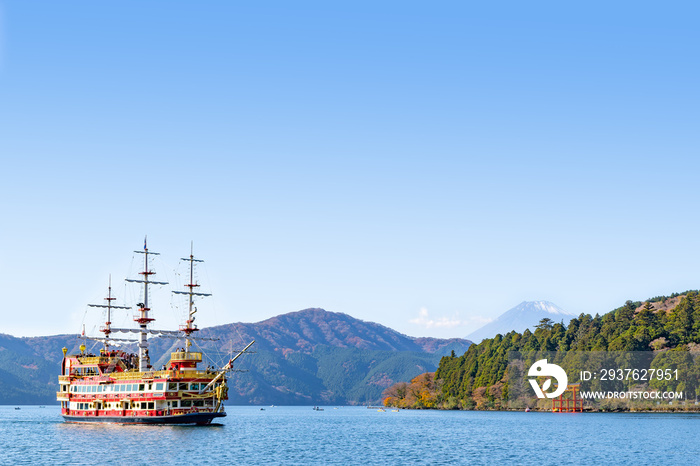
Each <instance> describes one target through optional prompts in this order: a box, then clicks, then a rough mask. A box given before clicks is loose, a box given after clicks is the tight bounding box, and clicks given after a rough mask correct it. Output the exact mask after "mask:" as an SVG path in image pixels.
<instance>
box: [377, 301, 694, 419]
mask: <svg viewBox="0 0 700 466" xmlns="http://www.w3.org/2000/svg"><path fill="white" fill-rule="evenodd" d="M698 343H700V298H699V297H698V292H697V291H687V292H685V293H678V294H673V295H671V296H670V297H656V298H653V299H650V300H648V301H646V302H639V301H637V302H633V301H627V302H626V303H625V304H624V306H622V307H620V308H618V309H615V310H613V311H611V312H608V313H606V314H604V315H602V316H600V315H597V314H596V315H595V316H591V315H588V314H581V315H579V316H578V317H576V318H574V319H571V321H570V322H568V323H555V322H553V321H552V320H549V319H543V320H542V321H541V322H540V324H539V325H538V326H537V328H536V329H535V331H534V332H530V331H529V330H526V331H525V332H523V333H518V332H510V333H507V334H505V335H500V334H499V335H496V336H495V337H494V338H490V339H486V340H483V341H482V342H481V343H479V344H474V345H472V346H470V347H469V349H468V350H467V351H466V353H464V354H463V355H462V356H458V355H452V356H447V357H443V358H442V359H441V360H440V364H439V366H438V369H437V371H436V372H435V374H434V377H433V376H430V377H427V378H426V377H422V378H421V379H420V380H418V379H416V383H420V384H423V386H422V387H421V386H416V387H413V390H405V388H406V387H391V388H390V389H389V390H387V392H386V393H385V396H386V397H388V398H389V400H388V404H393V405H400V406H406V407H418V408H420V407H442V408H447V409H455V408H463V409H472V408H477V409H478V408H484V409H488V408H498V407H499V405H500V403H501V401H502V400H504V399H505V398H507V386H506V385H507V380H506V378H505V375H506V369H507V367H508V354H509V352H512V351H520V352H526V351H570V350H572V351H661V350H665V349H678V350H688V349H691V350H695V349H697V348H696V346H695V345H696V344H698ZM426 381H427V382H426ZM397 389H398V391H397ZM504 389H505V390H504ZM411 392H412V393H422V394H423V395H422V399H421V397H416V396H413V397H412V398H411V397H410V396H409V397H408V399H407V398H406V394H407V393H409V394H410V393H411Z"/></svg>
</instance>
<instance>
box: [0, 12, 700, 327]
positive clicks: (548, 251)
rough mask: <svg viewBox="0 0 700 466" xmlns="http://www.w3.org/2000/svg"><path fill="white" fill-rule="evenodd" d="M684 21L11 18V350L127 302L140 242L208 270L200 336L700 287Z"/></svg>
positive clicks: (440, 16)
mask: <svg viewBox="0 0 700 466" xmlns="http://www.w3.org/2000/svg"><path fill="white" fill-rule="evenodd" d="M699 9H700V8H698V7H697V6H696V4H694V3H692V2H671V3H665V4H664V5H663V6H662V5H660V4H657V3H651V2H615V4H614V5H611V4H610V2H585V3H583V2H582V3H580V4H562V3H561V2H535V3H532V2H530V3H523V2H497V3H489V4H486V3H483V2H479V3H478V4H477V3H476V2H472V3H470V2H438V3H434V2H433V3H430V4H429V3H427V2H410V1H409V2H406V1H402V2H390V1H386V2H364V1H359V2H310V1H299V2H282V1H278V2H247V3H244V2H229V1H226V2H224V1H212V2H207V3H206V5H201V4H194V3H190V2H164V1H152V2H147V3H144V2H78V1H73V2H49V1H46V2H32V3H31V4H29V3H28V2H22V1H19V0H17V1H7V0H5V1H0V160H1V162H2V169H1V172H0V173H2V174H3V175H4V176H3V177H2V178H3V181H2V183H0V195H1V196H2V199H3V202H2V206H1V207H0V215H1V217H0V218H1V219H2V220H1V221H2V228H1V229H0V242H1V244H3V254H2V259H1V261H2V262H1V265H2V267H0V283H1V285H0V291H1V292H2V295H3V297H4V306H3V309H4V310H3V312H2V314H3V317H4V319H3V324H2V326H1V327H0V332H2V333H10V334H13V335H40V334H55V333H70V332H77V331H79V330H80V325H81V323H82V322H83V321H84V320H86V317H85V313H86V307H85V304H86V303H87V302H95V300H99V299H100V297H102V294H103V293H104V292H105V291H106V290H105V289H106V282H107V277H108V275H109V274H110V273H111V274H112V275H113V277H114V281H115V283H119V285H118V286H117V285H115V291H116V292H117V294H118V295H119V296H120V297H123V298H124V299H127V298H128V297H129V295H130V293H132V291H129V290H125V289H124V287H123V285H122V282H121V280H122V279H123V278H124V277H125V276H126V275H127V274H129V273H130V271H132V272H133V271H134V269H135V266H134V263H133V260H134V259H132V253H131V251H133V250H134V249H139V248H140V247H141V245H142V241H143V236H144V235H146V234H148V237H149V246H150V247H151V249H153V250H155V251H160V252H161V253H162V254H163V255H162V263H160V264H157V267H158V269H157V270H158V272H159V278H163V277H165V276H169V279H171V280H172V279H173V277H174V274H173V272H172V270H173V268H174V267H175V265H176V259H177V258H179V257H181V256H182V255H183V254H186V253H187V252H188V250H189V244H190V241H191V240H194V242H195V253H196V254H197V255H199V256H201V257H202V258H204V259H206V260H207V263H206V275H203V276H202V279H203V281H204V282H205V283H206V284H207V285H208V286H207V287H208V288H209V289H210V290H211V291H212V292H213V293H214V294H215V299H214V300H212V302H210V303H202V304H201V305H200V311H202V312H201V313H200V314H199V320H198V323H199V324H200V325H201V326H208V325H215V324H221V323H228V322H235V321H244V322H256V321H260V320H263V319H265V318H268V317H271V316H274V315H278V314H282V313H286V312H291V311H296V310H300V309H304V308H307V307H322V308H325V309H327V310H330V311H336V312H345V313H347V314H350V315H352V316H354V317H357V318H360V319H363V320H371V321H376V322H379V323H381V324H384V325H387V326H390V327H392V328H395V329H397V330H399V331H401V332H403V333H406V334H409V335H415V336H440V337H452V336H464V335H466V334H468V333H470V332H471V331H473V330H475V329H476V328H478V327H479V326H480V325H482V324H483V322H485V321H487V320H488V319H493V318H495V317H497V316H498V315H499V314H501V313H503V312H505V311H506V310H508V309H509V308H511V307H513V306H515V305H516V304H518V303H519V302H521V301H523V300H535V299H546V300H549V301H552V302H554V303H556V304H557V305H559V306H561V307H562V308H564V309H566V310H567V311H570V312H575V313H579V312H587V313H592V314H595V313H603V312H607V311H609V310H611V309H613V308H615V307H617V306H619V305H621V304H622V303H624V301H625V300H627V299H639V300H643V299H645V298H649V297H652V296H656V295H660V294H670V293H672V292H677V291H684V290H687V289H697V288H699V286H698V278H700V277H698V275H700V274H699V273H698V270H697V267H696V264H697V263H698V259H699V257H698V252H697V251H698V248H697V242H698V234H697V233H698V227H699V226H700V225H699V222H698V220H697V215H696V210H697V205H698V203H697V201H698V188H697V182H696V180H697V177H698V172H699V171H698V168H699V167H698V165H699V162H698V147H699V140H698V130H697V128H698V126H699V125H698V123H699V121H698V110H697V109H698V108H700V106H699V105H698V104H699V103H700V102H699V100H700V99H699V96H700V92H699V91H698V86H697V83H698V82H699V78H700V76H699V75H700V73H699V66H698V61H697V59H696V57H698V52H699V50H698V48H699V47H700V46H699V44H700V37H699V36H700V32H698V29H697V26H696V24H695V19H696V18H697V16H698V10H699ZM161 294H162V295H163V296H162V297H161V298H162V299H161V300H160V302H158V300H157V299H156V303H155V304H154V306H153V307H154V309H155V316H156V318H157V319H158V322H157V323H156V324H155V325H156V326H168V325H171V324H173V322H175V320H176V319H175V320H173V319H174V318H173V317H172V316H171V314H172V313H171V303H170V300H169V298H168V297H167V293H161ZM154 298H155V297H154ZM91 312H92V311H91ZM88 317H89V318H88V319H87V320H86V322H92V321H93V320H94V319H93V317H94V316H93V315H89V316H88ZM97 320H99V319H97Z"/></svg>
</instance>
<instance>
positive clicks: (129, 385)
mask: <svg viewBox="0 0 700 466" xmlns="http://www.w3.org/2000/svg"><path fill="white" fill-rule="evenodd" d="M126 391H127V392H130V391H131V384H128V385H127V386H126Z"/></svg>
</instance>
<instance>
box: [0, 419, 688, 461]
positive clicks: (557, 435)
mask: <svg viewBox="0 0 700 466" xmlns="http://www.w3.org/2000/svg"><path fill="white" fill-rule="evenodd" d="M227 412H228V417H226V418H224V419H223V420H221V422H220V424H219V425H215V426H205V427H187V426H120V425H113V424H102V425H99V424H97V425H95V424H66V423H64V422H63V420H62V418H61V417H60V414H59V408H58V407H57V406H46V407H45V408H41V407H38V406H22V407H21V409H20V410H16V409H14V407H13V406H0V445H2V456H0V463H2V464H30V463H34V464H47V463H49V464H107V463H110V464H229V463H237V464H241V465H246V464H264V463H268V464H300V465H301V464H363V465H365V464H417V463H422V464H493V463H496V462H501V463H505V464H510V463H516V462H517V463H519V464H537V465H549V464H552V465H556V464H576V463H592V464H600V463H604V464H659V463H666V464H697V463H699V462H700V442H699V441H698V440H699V438H698V437H699V434H698V432H700V429H699V427H700V415H697V414H636V413H619V414H608V413H583V414H581V413H579V414H554V413H534V412H530V413H525V412H476V411H406V410H402V411H400V412H391V411H390V410H387V411H386V412H379V411H377V410H376V409H367V408H364V407H346V406H343V407H337V408H334V407H324V411H313V410H312V409H311V407H310V406H293V407H290V406H280V407H265V410H264V411H261V410H260V407H251V406H229V407H227Z"/></svg>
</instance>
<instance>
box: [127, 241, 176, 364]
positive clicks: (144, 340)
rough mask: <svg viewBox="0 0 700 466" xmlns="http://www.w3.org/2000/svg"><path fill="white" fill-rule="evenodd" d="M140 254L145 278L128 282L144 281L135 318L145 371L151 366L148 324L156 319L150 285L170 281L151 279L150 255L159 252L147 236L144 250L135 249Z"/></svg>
mask: <svg viewBox="0 0 700 466" xmlns="http://www.w3.org/2000/svg"><path fill="white" fill-rule="evenodd" d="M134 252H135V253H138V254H143V272H139V275H143V280H137V279H129V278H127V279H126V281H127V282H131V283H143V303H139V304H138V306H139V315H138V316H136V317H135V318H134V321H135V322H138V323H139V327H140V332H139V372H145V371H146V370H147V369H148V368H149V367H150V361H149V357H148V328H147V327H148V324H149V323H151V322H153V321H154V320H155V319H153V318H152V317H149V316H148V311H150V310H151V309H150V308H149V307H148V285H167V284H168V282H157V281H153V280H149V279H148V277H150V276H151V275H155V272H154V271H153V270H149V269H148V255H149V254H151V255H156V256H157V255H159V253H157V252H149V251H148V245H147V242H146V238H144V240H143V251H134Z"/></svg>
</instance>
